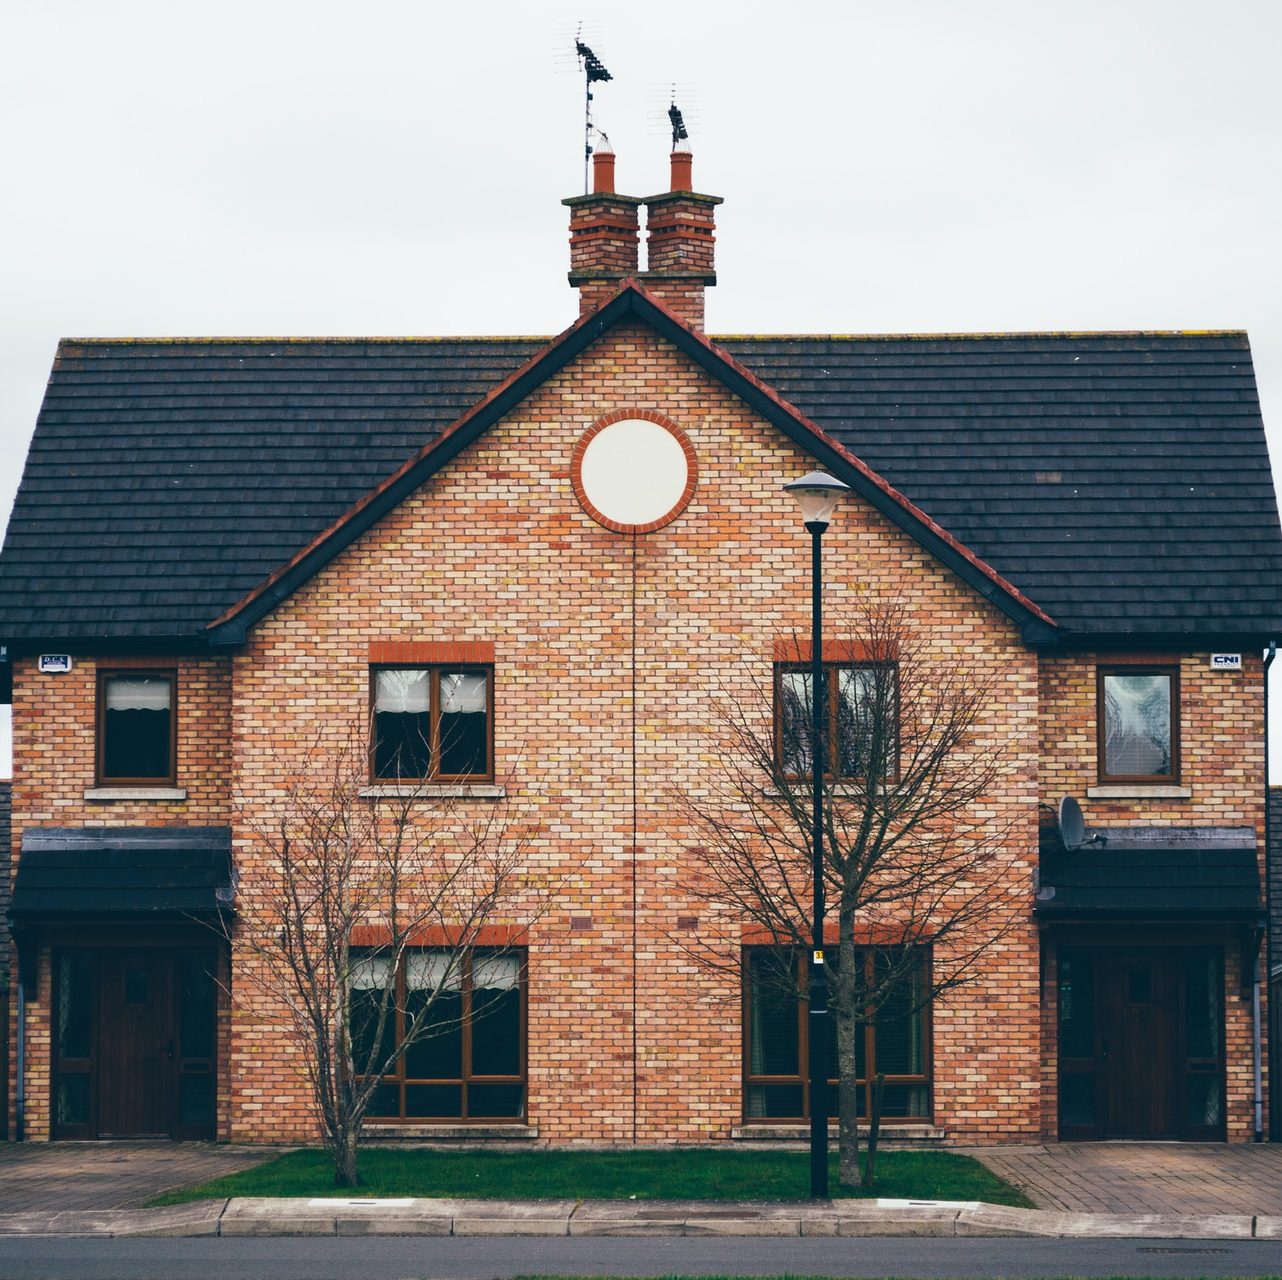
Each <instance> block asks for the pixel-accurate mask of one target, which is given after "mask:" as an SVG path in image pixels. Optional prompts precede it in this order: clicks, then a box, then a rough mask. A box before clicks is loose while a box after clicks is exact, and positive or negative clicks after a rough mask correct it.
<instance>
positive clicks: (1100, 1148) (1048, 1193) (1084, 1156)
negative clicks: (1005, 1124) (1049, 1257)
mask: <svg viewBox="0 0 1282 1280" xmlns="http://www.w3.org/2000/svg"><path fill="white" fill-rule="evenodd" d="M956 1150H958V1151H960V1152H961V1153H962V1154H964V1155H969V1156H974V1157H975V1158H976V1159H977V1160H979V1161H981V1162H982V1163H983V1164H985V1165H987V1166H988V1168H990V1169H991V1170H992V1171H993V1172H994V1173H996V1174H997V1175H998V1176H999V1177H1001V1178H1005V1179H1006V1181H1007V1182H1010V1183H1012V1184H1014V1185H1015V1186H1017V1187H1018V1188H1019V1189H1020V1190H1021V1191H1023V1192H1024V1194H1025V1195H1026V1196H1028V1198H1029V1199H1030V1200H1032V1201H1033V1203H1034V1204H1035V1205H1036V1206H1037V1207H1038V1208H1039V1209H1056V1210H1063V1211H1066V1212H1069V1213H1122V1214H1130V1215H1141V1216H1143V1215H1148V1214H1195V1215H1201V1216H1207V1217H1215V1216H1219V1215H1225V1214H1227V1215H1230V1216H1240V1215H1248V1216H1250V1215H1255V1214H1264V1215H1270V1216H1279V1217H1282V1144H1277V1145H1272V1144H1269V1143H1256V1144H1251V1143H1232V1144H1229V1143H1222V1142H1195V1143H1194V1142H1054V1143H1044V1144H1030V1145H1028V1146H998V1147H959V1148H956Z"/></svg>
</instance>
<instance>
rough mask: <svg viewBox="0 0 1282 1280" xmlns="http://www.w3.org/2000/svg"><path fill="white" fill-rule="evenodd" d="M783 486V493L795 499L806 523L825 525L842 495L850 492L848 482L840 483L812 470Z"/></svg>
mask: <svg viewBox="0 0 1282 1280" xmlns="http://www.w3.org/2000/svg"><path fill="white" fill-rule="evenodd" d="M783 488H784V492H785V493H790V494H792V496H793V497H794V498H796V499H797V505H798V506H799V507H800V508H801V518H802V519H803V520H804V521H805V522H806V524H824V525H826V524H827V523H828V522H829V521H830V520H831V519H832V513H833V508H834V507H836V505H837V503H838V502H839V501H840V500H841V497H842V495H843V494H846V493H849V492H850V486H849V485H848V484H842V482H841V481H840V480H837V479H834V478H833V477H832V476H830V475H827V474H825V473H824V472H822V471H812V472H811V473H810V474H809V475H807V476H802V477H801V479H800V480H790V481H789V482H788V483H787V484H786V485H784V487H783Z"/></svg>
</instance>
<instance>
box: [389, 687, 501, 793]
mask: <svg viewBox="0 0 1282 1280" xmlns="http://www.w3.org/2000/svg"><path fill="white" fill-rule="evenodd" d="M491 676H492V672H491V671H490V670H489V669H487V668H482V667H473V668H452V667H435V666H433V667H378V668H376V669H375V670H374V673H373V684H374V688H373V696H374V745H373V752H372V755H373V772H374V777H375V778H380V779H401V778H406V779H412V780H429V779H430V780H432V781H447V782H448V781H457V780H467V781H475V780H477V779H480V778H489V777H491V776H492V775H493V765H492V759H493V735H492V721H493V716H492V714H491V712H492V708H491V705H490V691H491V688H492V685H493V681H492V679H491Z"/></svg>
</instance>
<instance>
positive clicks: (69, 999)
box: [58, 951, 93, 1124]
mask: <svg viewBox="0 0 1282 1280" xmlns="http://www.w3.org/2000/svg"><path fill="white" fill-rule="evenodd" d="M92 1041H93V958H92V956H91V955H90V954H89V953H88V952H86V951H69V952H67V953H66V954H64V955H60V956H59V957H58V1057H59V1058H87V1057H88V1056H89V1054H90V1053H91V1051H92V1049H91V1046H92ZM71 1123H77V1124H78V1123H79V1121H74V1122H71Z"/></svg>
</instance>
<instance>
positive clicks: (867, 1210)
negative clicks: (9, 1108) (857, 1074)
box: [0, 1197, 1282, 1240]
mask: <svg viewBox="0 0 1282 1280" xmlns="http://www.w3.org/2000/svg"><path fill="white" fill-rule="evenodd" d="M6 1235H24V1236H153V1237H154V1236H212V1235H217V1236H226V1237H231V1236H375V1235H420V1236H500V1235H501V1236H951V1237H959V1236H1041V1237H1085V1238H1090V1239H1098V1238H1100V1237H1104V1236H1114V1237H1128V1238H1129V1237H1141V1238H1148V1239H1161V1240H1170V1239H1198V1240H1230V1239H1237V1240H1250V1239H1257V1240H1282V1217H1256V1216H1251V1215H1231V1214H1218V1215H1202V1216H1195V1215H1190V1214H1074V1213H1061V1212H1056V1211H1053V1210H1044V1209H1012V1208H1006V1207H1003V1206H999V1205H986V1204H978V1203H946V1202H934V1203H931V1202H915V1201H888V1200H846V1201H842V1200H835V1201H832V1202H831V1203H829V1204H821V1205H812V1204H809V1203H787V1204H785V1203H759V1202H755V1201H753V1202H746V1203H745V1202H741V1203H727V1202H725V1201H654V1200H650V1201H611V1200H596V1201H568V1200H521V1201H502V1200H427V1199H413V1198H408V1197H407V1198H405V1199H401V1200H375V1199H359V1198H355V1199H330V1198H325V1199H304V1198H298V1199H251V1198H245V1199H234V1200H205V1201H201V1202H198V1203H196V1204H187V1205H176V1206H174V1207H172V1208H166V1209H134V1210H128V1209H114V1210H112V1209H108V1210H98V1211H93V1210H57V1209H53V1208H50V1209H48V1210H46V1211H44V1212H27V1213H19V1214H0V1236H6Z"/></svg>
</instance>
